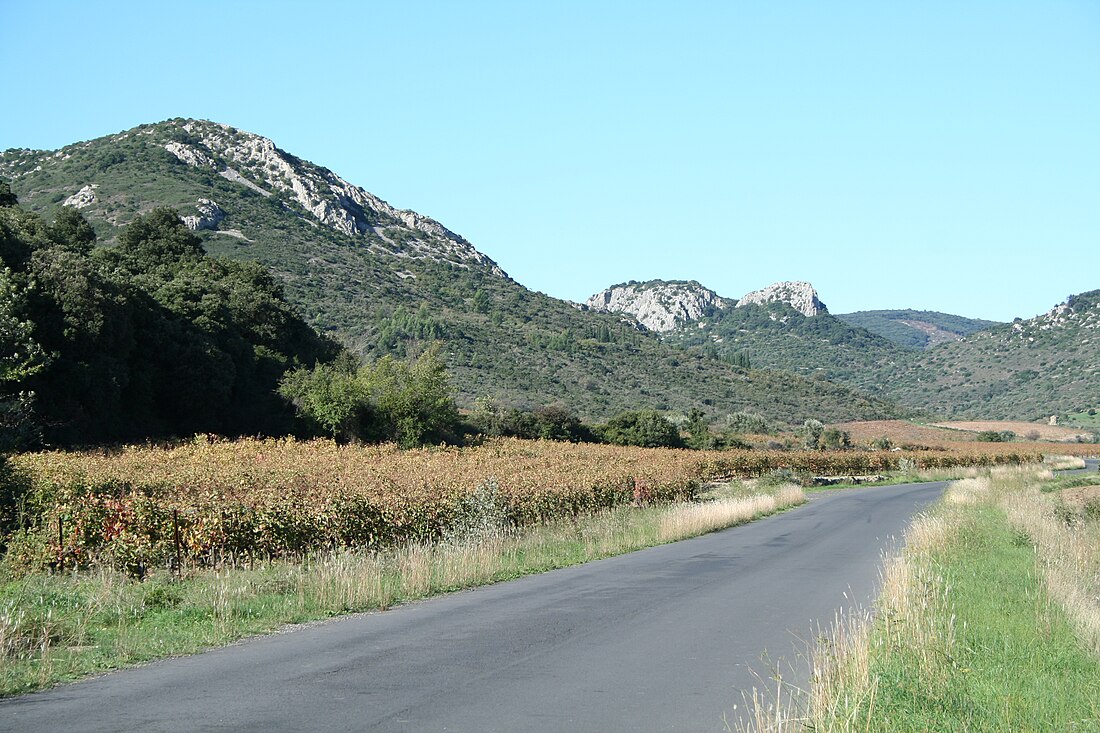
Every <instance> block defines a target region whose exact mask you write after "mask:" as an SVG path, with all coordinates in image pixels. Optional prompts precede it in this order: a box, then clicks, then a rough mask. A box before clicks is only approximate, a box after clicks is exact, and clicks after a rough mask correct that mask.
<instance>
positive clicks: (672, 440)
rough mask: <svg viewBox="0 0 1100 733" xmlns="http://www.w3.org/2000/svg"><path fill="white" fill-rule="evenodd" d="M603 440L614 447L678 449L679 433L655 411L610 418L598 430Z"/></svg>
mask: <svg viewBox="0 0 1100 733" xmlns="http://www.w3.org/2000/svg"><path fill="white" fill-rule="evenodd" d="M600 433H601V434H602V435H603V439H604V440H605V441H607V442H608V443H612V444H614V445H636V446H639V447H642V448H680V447H683V440H682V439H681V438H680V431H679V430H678V429H677V428H676V426H675V425H673V424H672V423H671V422H669V420H668V419H667V418H666V417H665V416H664V415H662V414H661V413H659V412H657V411H655V410H639V411H637V412H624V413H621V414H619V415H616V416H615V417H613V418H611V419H610V420H609V421H608V422H607V424H606V425H604V426H603V427H602V428H601V429H600Z"/></svg>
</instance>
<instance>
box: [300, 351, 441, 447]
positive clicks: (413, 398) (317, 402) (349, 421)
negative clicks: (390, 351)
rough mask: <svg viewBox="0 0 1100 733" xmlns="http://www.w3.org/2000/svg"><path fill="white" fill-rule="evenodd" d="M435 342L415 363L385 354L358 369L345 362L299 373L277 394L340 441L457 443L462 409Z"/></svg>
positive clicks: (321, 429) (314, 426)
mask: <svg viewBox="0 0 1100 733" xmlns="http://www.w3.org/2000/svg"><path fill="white" fill-rule="evenodd" d="M439 350H440V347H439V344H433V345H432V346H431V347H429V348H428V349H426V350H425V351H424V352H423V353H422V354H421V355H420V356H419V357H417V358H415V359H411V360H400V359H396V358H394V357H393V356H391V355H386V356H384V357H382V358H381V359H379V360H378V361H376V362H374V363H373V364H368V365H365V366H362V367H360V368H359V369H354V367H351V366H349V364H348V363H347V362H346V361H342V362H339V361H338V363H336V364H333V365H325V364H320V365H318V366H316V367H314V368H313V369H297V370H294V371H292V372H290V373H289V374H287V375H286V377H284V379H283V380H282V382H281V383H280V385H279V394H280V395H282V396H283V397H284V398H285V399H287V400H288V401H290V403H291V404H293V405H294V407H295V408H296V409H297V410H298V413H299V415H300V416H301V417H302V418H303V419H305V420H306V421H307V423H308V424H309V425H310V426H311V427H312V428H313V429H314V430H318V431H320V432H322V433H324V434H326V435H330V436H332V437H333V438H335V439H336V440H338V441H352V440H354V441H366V442H383V441H394V442H396V443H397V444H398V445H400V446H401V447H403V448H411V447H414V446H418V445H424V444H427V443H435V442H442V441H447V440H453V439H454V437H455V434H456V432H457V427H458V409H457V407H456V406H455V402H454V397H453V395H452V392H451V387H450V379H449V376H448V374H447V370H446V365H445V364H444V362H443V359H442V358H441V356H440V354H439Z"/></svg>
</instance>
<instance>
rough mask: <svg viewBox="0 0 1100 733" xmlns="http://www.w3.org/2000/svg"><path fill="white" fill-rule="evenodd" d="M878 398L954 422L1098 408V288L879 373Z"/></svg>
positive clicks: (1034, 416)
mask: <svg viewBox="0 0 1100 733" xmlns="http://www.w3.org/2000/svg"><path fill="white" fill-rule="evenodd" d="M877 378H878V379H880V380H889V385H888V389H886V390H885V392H884V394H886V395H889V396H890V397H893V398H896V399H898V400H902V401H904V402H905V403H907V404H910V405H926V406H927V407H928V408H929V409H931V410H934V411H936V412H940V413H943V414H946V415H951V416H956V417H973V418H978V417H984V418H994V419H1007V418H1016V419H1025V420H1035V419H1038V418H1042V417H1046V416H1050V415H1067V414H1071V413H1080V412H1085V411H1087V410H1088V409H1095V408H1098V407H1100V290H1093V291H1090V292H1087V293H1081V294H1080V295H1074V296H1071V297H1070V298H1068V299H1067V300H1066V301H1065V302H1064V303H1062V304H1060V305H1057V306H1055V307H1054V308H1052V309H1051V310H1050V311H1049V312H1047V313H1044V314H1042V315H1039V316H1036V317H1035V318H1031V319H1028V320H1017V321H1016V322H1014V323H1009V324H1003V325H998V326H994V327H992V328H990V329H988V330H985V331H980V332H978V333H974V334H971V335H969V336H966V337H965V338H963V339H962V340H961V341H958V342H951V343H946V344H941V345H939V346H936V347H934V348H932V349H929V350H928V351H926V352H923V354H922V358H920V359H917V360H913V361H912V362H909V363H908V364H907V365H905V366H904V368H901V369H895V370H892V371H885V372H881V373H879V374H878V375H877Z"/></svg>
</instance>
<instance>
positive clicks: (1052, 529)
mask: <svg viewBox="0 0 1100 733" xmlns="http://www.w3.org/2000/svg"><path fill="white" fill-rule="evenodd" d="M1092 488H1097V487H1092ZM1063 501H1064V500H1063V498H1062V497H1061V496H1059V495H1058V494H1042V493H1040V492H1039V490H1038V489H1037V488H1034V487H1029V488H1027V489H1024V490H1021V491H1016V492H1012V493H1010V494H1006V495H1005V496H1004V497H1003V498H1002V500H1001V506H1002V507H1003V508H1004V510H1005V512H1006V514H1007V515H1008V518H1009V521H1010V522H1011V523H1012V525H1013V527H1015V528H1016V529H1017V530H1018V531H1019V532H1021V533H1023V534H1024V535H1025V536H1026V537H1027V538H1028V540H1030V541H1031V542H1032V543H1033V545H1034V546H1035V552H1036V557H1037V562H1038V566H1039V572H1040V573H1041V575H1042V577H1043V579H1044V581H1045V583H1046V587H1047V589H1048V590H1049V592H1050V595H1051V596H1052V597H1053V598H1054V599H1055V600H1056V601H1057V602H1058V603H1059V604H1061V605H1062V607H1063V608H1064V609H1065V612H1066V614H1067V616H1068V617H1069V619H1070V621H1071V623H1072V624H1073V626H1074V628H1075V630H1076V632H1077V634H1078V635H1079V636H1080V638H1081V639H1082V641H1083V642H1084V643H1085V644H1086V645H1087V646H1088V647H1089V648H1090V649H1091V650H1092V651H1093V652H1094V653H1096V654H1098V655H1100V516H1090V515H1089V513H1088V507H1090V506H1091V505H1090V504H1088V503H1087V502H1082V504H1081V509H1078V508H1076V507H1074V506H1072V505H1067V504H1065V503H1063Z"/></svg>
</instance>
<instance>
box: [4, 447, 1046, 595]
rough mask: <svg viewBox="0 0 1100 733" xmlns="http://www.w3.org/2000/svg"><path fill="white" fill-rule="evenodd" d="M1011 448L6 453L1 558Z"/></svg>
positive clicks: (409, 533) (515, 519) (37, 564)
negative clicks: (8, 535) (10, 508)
mask: <svg viewBox="0 0 1100 733" xmlns="http://www.w3.org/2000/svg"><path fill="white" fill-rule="evenodd" d="M1040 458H1041V454H1040V453H1039V452H1037V451H1033V450H1026V449H1021V447H1020V446H1019V445H1017V444H1000V445H994V444H980V445H979V446H978V447H977V448H974V449H970V448H968V449H966V450H956V451H947V450H940V451H917V452H906V451H868V450H852V451H836V452H826V451H751V450H739V451H720V452H706V451H686V450H668V449H646V448H627V447H618V446H607V445H591V444H569V443H555V442H544V441H520V440H498V441H493V442H489V443H487V444H485V445H483V446H479V447H474V448H433V449H423V450H415V451H401V450H398V449H397V448H395V447H393V446H337V445H335V444H333V443H331V442H328V441H308V442H297V441H293V440H241V441H235V442H230V441H221V442H217V441H209V440H206V439H204V438H199V439H196V440H194V441H192V442H189V443H184V444H181V445H176V446H171V447H152V446H132V447H127V448H123V449H121V450H117V451H88V452H45V453H34V454H24V455H22V456H18V457H17V458H14V459H13V461H12V462H13V465H14V466H15V467H16V469H17V470H19V471H21V472H22V473H23V474H24V476H25V477H26V480H27V482H28V483H29V488H28V489H27V494H26V497H25V499H24V504H25V506H26V508H27V510H28V514H29V519H30V520H31V521H30V527H29V528H28V529H27V530H25V531H23V532H21V533H18V536H16V537H15V538H13V541H12V542H11V547H10V548H9V557H8V564H9V567H12V566H14V567H20V566H22V567H25V568H26V569H28V570H34V569H40V568H44V567H47V566H53V567H56V566H59V565H60V566H65V567H68V566H85V565H91V564H95V563H96V562H104V561H106V562H108V563H109V564H111V565H113V566H115V567H118V568H125V569H128V570H129V571H131V572H133V573H135V574H137V575H139V576H140V575H142V574H143V573H144V572H146V570H148V569H150V568H155V567H167V566H173V567H177V568H178V567H180V566H186V567H193V566H201V567H209V566H215V567H217V566H220V565H222V564H224V563H226V562H230V563H240V562H248V563H251V562H253V561H254V560H256V559H271V558H279V557H297V556H302V555H304V554H306V553H310V552H315V551H319V550H334V549H341V548H367V549H380V548H387V547H392V546H396V545H399V544H402V543H406V542H410V541H415V542H424V541H433V540H438V539H445V538H447V537H448V536H452V535H454V534H456V533H458V534H461V533H462V532H463V531H464V528H465V527H467V526H469V525H471V524H474V525H476V524H477V523H478V522H481V521H483V520H484V519H485V517H486V516H491V517H495V518H498V519H499V521H500V522H501V523H502V524H504V525H506V526H510V527H518V526H525V525H532V524H538V523H542V522H546V521H550V520H554V519H559V518H563V517H564V518H569V517H574V518H575V517H577V516H580V515H585V514H590V513H592V512H594V511H598V510H601V509H606V508H609V507H614V506H618V505H623V504H639V505H640V504H648V503H661V502H672V501H679V500H685V499H691V498H694V496H695V494H696V493H697V492H698V491H699V489H700V488H701V486H702V485H703V484H704V483H706V482H709V481H714V480H720V479H728V478H752V477H756V476H761V475H763V474H766V473H768V472H770V471H776V470H786V471H789V472H791V473H792V474H798V475H802V476H808V475H833V476H835V475H867V474H877V473H884V472H887V471H894V470H897V469H899V468H904V469H908V470H920V469H929V468H952V467H955V466H962V465H975V464H977V465H991V464H996V463H1016V462H1031V461H1038V460H1039V459H1040Z"/></svg>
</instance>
